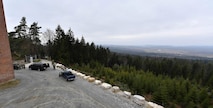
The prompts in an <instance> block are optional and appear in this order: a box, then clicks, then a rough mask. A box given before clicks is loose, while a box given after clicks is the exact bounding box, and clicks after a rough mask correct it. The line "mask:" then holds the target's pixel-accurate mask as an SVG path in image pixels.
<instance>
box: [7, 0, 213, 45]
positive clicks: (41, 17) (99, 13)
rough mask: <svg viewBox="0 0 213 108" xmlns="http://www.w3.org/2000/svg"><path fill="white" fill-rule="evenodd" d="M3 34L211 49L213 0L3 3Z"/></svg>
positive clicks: (31, 0)
mask: <svg viewBox="0 0 213 108" xmlns="http://www.w3.org/2000/svg"><path fill="white" fill-rule="evenodd" d="M3 3H4V10H5V17H6V23H7V29H8V31H13V30H14V29H13V28H14V27H15V26H17V25H18V24H19V22H20V20H21V18H22V17H23V16H24V17H26V20H27V25H28V26H30V25H31V24H32V23H33V22H38V25H39V26H41V27H42V29H41V31H42V32H44V31H46V29H51V30H53V31H54V30H55V28H56V27H57V25H59V24H60V25H61V27H62V28H63V29H64V30H65V32H66V31H67V30H68V29H69V28H71V29H72V31H73V32H74V34H75V37H79V38H80V37H81V36H82V35H83V36H84V38H85V39H86V41H89V42H92V41H93V42H95V44H102V45H105V44H107V45H109V44H110V45H111V44H113V45H173V46H193V45H195V46H213V0H3Z"/></svg>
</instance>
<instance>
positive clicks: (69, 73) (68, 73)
mask: <svg viewBox="0 0 213 108" xmlns="http://www.w3.org/2000/svg"><path fill="white" fill-rule="evenodd" d="M64 74H66V75H73V74H72V73H71V72H64Z"/></svg>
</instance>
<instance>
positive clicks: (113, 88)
mask: <svg viewBox="0 0 213 108" xmlns="http://www.w3.org/2000/svg"><path fill="white" fill-rule="evenodd" d="M119 91H120V88H119V87H118V86H113V87H112V92H114V93H117V92H119Z"/></svg>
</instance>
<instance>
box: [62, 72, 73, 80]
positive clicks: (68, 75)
mask: <svg viewBox="0 0 213 108" xmlns="http://www.w3.org/2000/svg"><path fill="white" fill-rule="evenodd" d="M59 77H63V78H64V79H66V80H67V81H73V80H75V75H74V74H73V73H72V72H70V71H64V72H60V73H59Z"/></svg>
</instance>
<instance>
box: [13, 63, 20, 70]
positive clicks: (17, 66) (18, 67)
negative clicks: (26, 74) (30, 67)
mask: <svg viewBox="0 0 213 108" xmlns="http://www.w3.org/2000/svg"><path fill="white" fill-rule="evenodd" d="M13 69H15V70H19V69H21V66H20V65H19V64H13Z"/></svg>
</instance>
